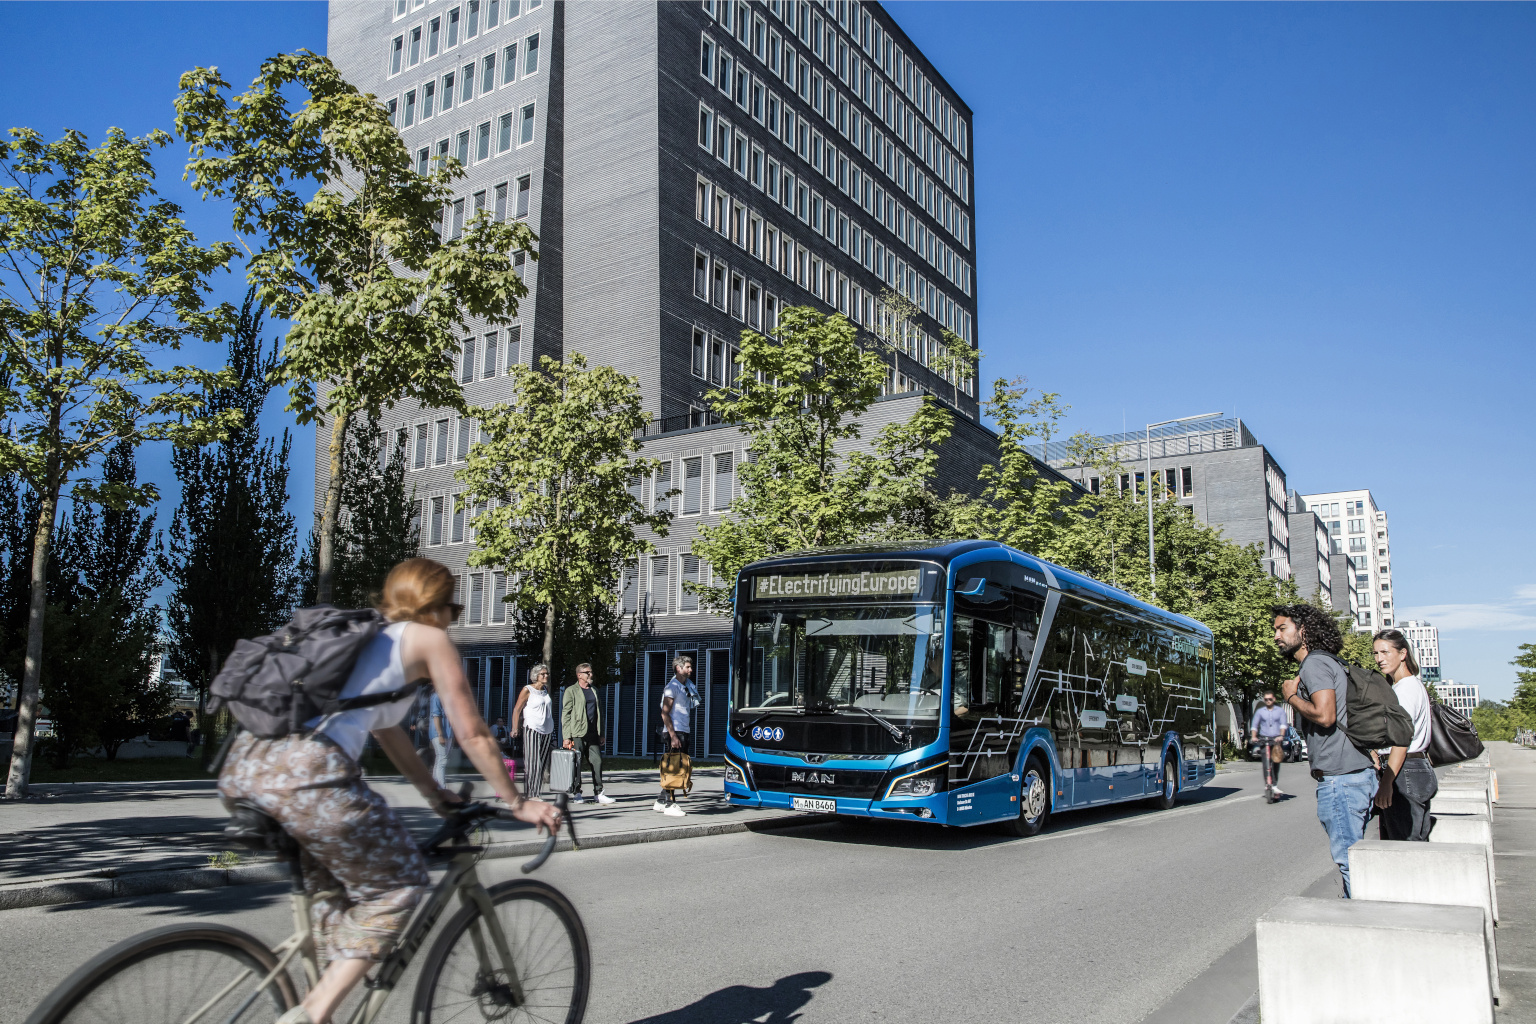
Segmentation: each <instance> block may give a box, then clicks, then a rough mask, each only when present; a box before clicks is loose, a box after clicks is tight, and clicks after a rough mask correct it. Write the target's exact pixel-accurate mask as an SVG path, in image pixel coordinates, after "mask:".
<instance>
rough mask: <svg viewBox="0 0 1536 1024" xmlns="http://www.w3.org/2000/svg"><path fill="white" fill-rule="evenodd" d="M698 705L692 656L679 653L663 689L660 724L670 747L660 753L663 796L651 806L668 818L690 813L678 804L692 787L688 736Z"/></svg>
mask: <svg viewBox="0 0 1536 1024" xmlns="http://www.w3.org/2000/svg"><path fill="white" fill-rule="evenodd" d="M698 706H699V691H698V688H697V687H695V686H694V685H693V659H691V658H689V657H687V656H686V655H678V656H677V657H676V658H674V659H672V679H671V680H670V681H669V682H668V683H667V685H666V687H665V689H663V690H662V691H661V723H662V725H663V726H665V727H666V733H667V749H666V751H665V752H664V753H663V754H662V756H661V796H659V797H657V798H656V802H655V803H654V804H652V805H651V809H652V810H655V811H660V812H661V813H662V814H665V815H667V816H668V817H669V818H681V817H683V816H684V815H686V814H687V812H686V811H684V810H683V809H682V808H681V807H679V806H677V795H676V794H677V791H678V790H682V791H683V794H684V795H685V796H686V795H687V793H688V791H689V790H691V789H693V762H692V761H690V760H689V757H688V737H689V735H690V734H691V732H692V721H693V711H694V709H695V708H697V707H698Z"/></svg>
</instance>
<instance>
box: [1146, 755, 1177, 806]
mask: <svg viewBox="0 0 1536 1024" xmlns="http://www.w3.org/2000/svg"><path fill="white" fill-rule="evenodd" d="M1178 800H1179V762H1178V761H1176V760H1174V758H1173V756H1172V755H1169V757H1168V760H1166V761H1164V762H1163V778H1162V788H1161V789H1159V790H1158V793H1157V796H1156V797H1154V798H1153V799H1152V803H1153V805H1154V806H1156V807H1157V809H1158V810H1160V811H1166V810H1167V809H1168V808H1170V807H1172V806H1173V805H1174V804H1176V803H1178Z"/></svg>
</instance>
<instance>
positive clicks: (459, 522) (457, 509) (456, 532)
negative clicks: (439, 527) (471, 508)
mask: <svg viewBox="0 0 1536 1024" xmlns="http://www.w3.org/2000/svg"><path fill="white" fill-rule="evenodd" d="M449 536H450V537H451V538H452V541H453V543H455V544H462V543H464V502H463V501H461V500H459V499H458V498H457V497H455V498H454V502H453V532H452V533H451V534H449Z"/></svg>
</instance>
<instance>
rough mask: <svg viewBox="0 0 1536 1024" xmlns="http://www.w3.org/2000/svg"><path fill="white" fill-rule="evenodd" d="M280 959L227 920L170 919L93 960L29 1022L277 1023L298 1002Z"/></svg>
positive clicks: (55, 991) (47, 1000) (30, 1023)
mask: <svg viewBox="0 0 1536 1024" xmlns="http://www.w3.org/2000/svg"><path fill="white" fill-rule="evenodd" d="M276 966H277V957H275V956H274V955H273V954H272V951H271V950H270V949H268V948H267V947H266V946H265V945H263V944H262V943H261V941H260V940H258V939H256V938H255V937H254V936H251V935H247V934H246V933H245V932H242V931H238V930H236V929H234V928H225V927H223V926H222V925H171V926H169V927H166V928H157V929H155V930H154V931H150V932H145V933H144V934H143V935H135V936H134V937H133V938H130V939H126V940H124V941H122V942H119V943H118V944H117V945H115V946H113V947H112V948H110V949H108V950H106V951H105V952H103V953H101V954H100V955H99V956H97V957H95V958H94V959H92V960H90V961H88V962H87V963H86V964H85V965H84V966H83V967H81V968H80V969H79V970H77V971H76V972H75V973H74V974H71V975H70V976H69V977H68V978H66V979H64V982H63V984H61V985H60V986H59V987H58V988H56V989H54V990H53V992H52V993H50V994H49V996H48V998H46V999H44V1000H43V1001H42V1003H41V1004H40V1005H39V1006H38V1008H37V1009H36V1010H33V1011H32V1015H31V1016H30V1017H28V1018H27V1022H26V1024H170V1022H174V1024H272V1020H273V1019H274V1018H275V1017H277V1016H279V1015H280V1014H282V1013H283V1012H284V1011H285V1010H287V1009H288V1008H289V1007H291V1006H293V1005H294V1004H295V1003H296V1002H298V997H297V995H296V994H295V993H294V990H293V981H292V979H291V978H289V977H288V975H287V973H286V972H279V973H278V974H277V976H276V977H274V978H272V980H270V981H267V980H266V979H267V976H268V975H269V974H271V973H272V970H273V969H274V968H275V967H276Z"/></svg>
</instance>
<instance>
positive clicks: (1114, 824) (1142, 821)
mask: <svg viewBox="0 0 1536 1024" xmlns="http://www.w3.org/2000/svg"><path fill="white" fill-rule="evenodd" d="M1263 795H1264V794H1263V793H1253V794H1251V795H1249V796H1236V797H1230V798H1226V799H1221V800H1212V801H1210V802H1209V803H1203V804H1197V805H1196V806H1194V807H1180V808H1177V809H1175V810H1168V811H1152V812H1148V813H1147V814H1143V815H1138V816H1137V817H1135V818H1127V819H1125V820H1124V821H1109V822H1105V823H1104V824H1102V825H1091V826H1089V827H1088V828H1074V829H1068V830H1066V831H1064V832H1047V833H1046V834H1045V835H1043V836H1031V837H1030V838H1028V839H1012V840H1007V841H1005V842H1001V843H989V844H987V845H985V846H976V847H972V848H971V849H969V850H961V851H957V852H961V853H977V852H979V851H983V850H995V849H997V848H998V847H1001V846H1023V845H1025V844H1027V843H1043V842H1045V841H1046V840H1048V839H1070V838H1071V837H1073V836H1091V835H1093V834H1094V833H1095V832H1108V831H1109V830H1110V829H1112V828H1130V827H1132V826H1136V825H1151V824H1156V823H1157V822H1160V821H1167V820H1168V819H1169V818H1182V817H1184V816H1185V815H1189V814H1201V813H1204V812H1205V811H1213V810H1215V809H1216V808H1218V807H1235V806H1236V805H1238V804H1241V803H1246V802H1248V801H1249V800H1258V799H1260V798H1261V797H1263Z"/></svg>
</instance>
